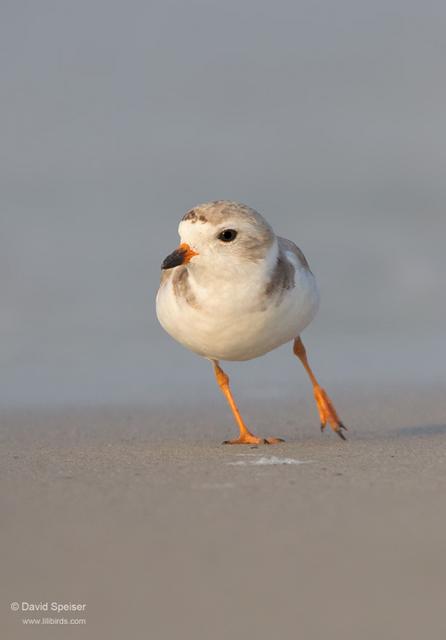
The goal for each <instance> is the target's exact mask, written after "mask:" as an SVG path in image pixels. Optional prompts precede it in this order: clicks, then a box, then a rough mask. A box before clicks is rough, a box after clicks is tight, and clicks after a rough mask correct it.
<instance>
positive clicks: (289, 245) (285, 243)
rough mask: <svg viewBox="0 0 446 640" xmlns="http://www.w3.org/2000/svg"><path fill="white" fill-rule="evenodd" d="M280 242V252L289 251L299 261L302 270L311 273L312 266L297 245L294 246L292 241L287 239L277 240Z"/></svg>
mask: <svg viewBox="0 0 446 640" xmlns="http://www.w3.org/2000/svg"><path fill="white" fill-rule="evenodd" d="M277 239H278V241H279V249H280V251H289V252H290V253H292V254H293V255H294V256H295V257H296V258H297V260H298V262H299V264H300V266H301V267H302V269H306V270H307V271H310V272H311V269H310V265H309V264H308V261H307V259H306V257H305V256H304V254H303V253H302V251H301V250H300V249H299V247H298V246H297V244H294V242H292V241H291V240H287V239H286V238H279V237H278V238H277Z"/></svg>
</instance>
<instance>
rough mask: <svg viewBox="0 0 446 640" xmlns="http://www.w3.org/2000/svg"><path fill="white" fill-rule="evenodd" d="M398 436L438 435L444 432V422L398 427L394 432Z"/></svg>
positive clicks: (445, 432)
mask: <svg viewBox="0 0 446 640" xmlns="http://www.w3.org/2000/svg"><path fill="white" fill-rule="evenodd" d="M395 433H396V434H397V435H398V436H409V437H410V436H415V437H418V438H419V437H422V436H440V435H445V434H446V424H426V425H419V426H416V427H400V428H399V429H397V430H396V432H395Z"/></svg>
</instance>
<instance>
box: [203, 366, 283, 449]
mask: <svg viewBox="0 0 446 640" xmlns="http://www.w3.org/2000/svg"><path fill="white" fill-rule="evenodd" d="M213 365H214V373H215V377H216V378H217V382H218V386H219V387H220V389H221V391H222V393H223V395H224V396H225V398H226V400H227V401H228V404H229V406H230V407H231V411H232V413H233V415H234V418H235V421H236V423H237V425H238V428H239V430H240V435H239V437H238V438H236V439H235V440H225V441H224V443H223V444H277V443H278V442H283V440H282V439H281V438H259V437H258V436H255V435H254V434H253V433H251V432H250V431H249V429H248V427H247V426H246V424H245V423H244V422H243V418H242V416H241V415H240V411H239V410H238V407H237V405H236V404H235V401H234V398H233V397H232V393H231V389H230V388H229V378H228V376H227V375H226V373H225V372H224V371H223V369H222V368H221V367H220V365H219V364H218V362H217V361H216V360H213Z"/></svg>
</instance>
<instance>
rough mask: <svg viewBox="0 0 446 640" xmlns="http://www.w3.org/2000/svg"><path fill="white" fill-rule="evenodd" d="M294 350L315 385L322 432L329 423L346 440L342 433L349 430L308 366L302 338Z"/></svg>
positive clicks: (298, 339) (295, 342)
mask: <svg viewBox="0 0 446 640" xmlns="http://www.w3.org/2000/svg"><path fill="white" fill-rule="evenodd" d="M293 350H294V353H295V355H296V356H297V357H298V358H299V360H300V361H301V362H302V364H303V366H304V368H305V371H306V372H307V373H308V375H309V377H310V380H311V383H312V385H313V392H314V399H315V400H316V405H317V409H318V411H319V417H320V419H321V431H323V430H324V429H325V427H326V425H327V422H328V423H329V425H330V427H331V428H332V429H333V431H335V432H336V433H337V434H338V436H339V437H340V438H342V439H343V440H345V436H344V434H343V433H342V430H343V429H344V430H347V427H345V426H344V425H343V424H342V422H341V421H340V419H339V417H338V414H337V413H336V409H335V408H334V406H333V403H332V401H331V400H330V398H329V397H328V394H327V392H326V391H325V389H322V387H320V386H319V383H318V381H317V380H316V376H315V375H314V373H313V371H312V370H311V367H310V365H309V364H308V359H307V352H306V351H305V347H304V345H303V342H302V340H301V339H300V338H296V339H295V341H294V349H293Z"/></svg>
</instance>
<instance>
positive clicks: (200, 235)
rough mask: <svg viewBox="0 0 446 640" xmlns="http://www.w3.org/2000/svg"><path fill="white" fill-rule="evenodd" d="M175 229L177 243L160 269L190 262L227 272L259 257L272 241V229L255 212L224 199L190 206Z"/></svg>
mask: <svg viewBox="0 0 446 640" xmlns="http://www.w3.org/2000/svg"><path fill="white" fill-rule="evenodd" d="M178 232H179V234H180V238H181V244H180V246H179V247H178V248H177V249H176V250H175V251H174V252H173V253H171V254H170V255H169V256H167V258H166V259H165V260H164V262H163V264H162V269H172V268H174V267H177V266H179V265H184V264H188V263H190V268H191V269H202V268H203V269H204V268H206V269H207V270H211V271H213V272H220V273H227V272H228V271H231V270H237V269H238V268H243V267H244V266H246V265H248V264H253V263H257V262H259V261H261V260H263V259H264V258H265V257H266V256H267V254H268V252H269V250H270V249H271V247H272V246H273V244H274V242H275V235H274V232H273V230H272V229H271V227H270V226H269V224H268V223H267V222H266V220H264V218H263V217H262V216H261V215H260V214H259V213H257V212H256V211H254V209H251V208H250V207H247V206H246V205H244V204H240V203H238V202H231V201H228V200H217V201H214V202H207V203H205V204H201V205H198V206H196V207H194V208H193V209H191V210H190V211H188V212H187V213H186V214H185V215H184V216H183V218H182V220H181V222H180V225H179V228H178Z"/></svg>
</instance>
